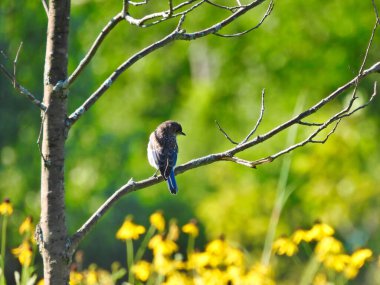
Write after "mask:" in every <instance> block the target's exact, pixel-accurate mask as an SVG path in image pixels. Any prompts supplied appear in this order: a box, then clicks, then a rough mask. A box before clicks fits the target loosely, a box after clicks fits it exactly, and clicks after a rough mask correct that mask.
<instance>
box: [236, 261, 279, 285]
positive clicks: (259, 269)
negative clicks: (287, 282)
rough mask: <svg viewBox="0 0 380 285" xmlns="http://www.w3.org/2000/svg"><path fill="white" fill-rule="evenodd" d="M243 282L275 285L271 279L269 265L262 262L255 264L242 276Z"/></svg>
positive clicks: (248, 284) (257, 284) (256, 284)
mask: <svg viewBox="0 0 380 285" xmlns="http://www.w3.org/2000/svg"><path fill="white" fill-rule="evenodd" d="M243 280H244V282H243V284H247V285H250V284H255V285H275V284H276V283H275V282H274V280H273V279H272V271H271V269H270V267H269V266H265V265H263V264H260V263H258V264H255V265H254V266H252V268H251V269H250V270H249V271H248V273H247V274H246V276H244V278H243Z"/></svg>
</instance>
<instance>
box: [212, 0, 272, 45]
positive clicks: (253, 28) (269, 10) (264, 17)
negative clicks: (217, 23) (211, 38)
mask: <svg viewBox="0 0 380 285" xmlns="http://www.w3.org/2000/svg"><path fill="white" fill-rule="evenodd" d="M273 8H274V2H273V0H272V1H270V3H269V6H268V9H267V11H266V12H265V14H264V16H263V17H262V18H261V20H260V22H259V23H258V24H257V25H256V26H254V27H252V28H250V29H248V30H245V31H243V32H240V33H235V34H230V35H223V34H219V33H214V35H216V36H219V37H223V38H235V37H240V36H242V35H245V34H248V33H249V32H251V31H253V30H256V29H258V28H259V27H260V26H261V25H262V23H264V21H265V19H266V18H267V17H268V16H269V15H270V14H271V13H272V11H273Z"/></svg>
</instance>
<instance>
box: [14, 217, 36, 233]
mask: <svg viewBox="0 0 380 285" xmlns="http://www.w3.org/2000/svg"><path fill="white" fill-rule="evenodd" d="M18 232H19V233H20V234H21V235H22V234H24V233H25V234H28V235H29V234H31V233H33V232H34V227H33V218H32V217H31V216H28V217H26V219H25V220H24V221H23V222H22V224H21V226H20V227H19V229H18Z"/></svg>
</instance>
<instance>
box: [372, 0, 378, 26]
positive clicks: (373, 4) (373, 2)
mask: <svg viewBox="0 0 380 285" xmlns="http://www.w3.org/2000/svg"><path fill="white" fill-rule="evenodd" d="M372 6H373V9H374V10H375V15H376V22H377V24H378V25H379V24H380V18H379V10H377V6H376V3H375V0H372Z"/></svg>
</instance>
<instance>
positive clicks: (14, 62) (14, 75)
mask: <svg viewBox="0 0 380 285" xmlns="http://www.w3.org/2000/svg"><path fill="white" fill-rule="evenodd" d="M21 48H22V42H21V43H20V45H19V47H18V50H17V53H16V57H15V60H14V61H13V78H14V81H13V88H16V68H17V61H18V55H19V54H20V51H21Z"/></svg>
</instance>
